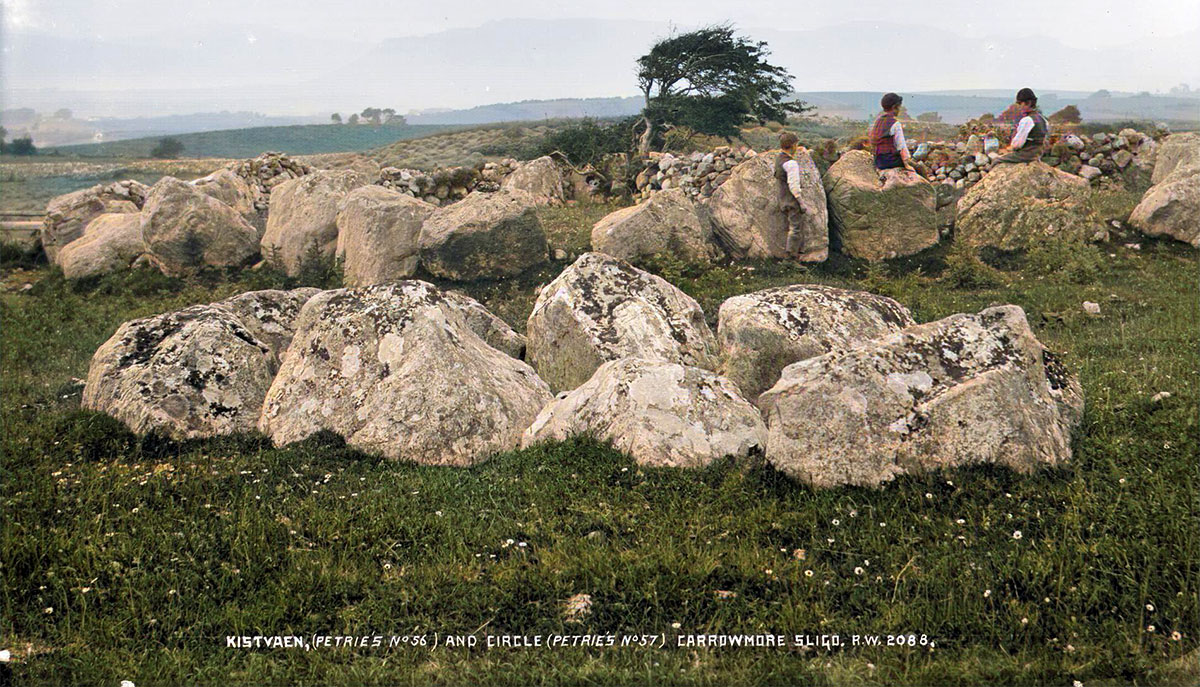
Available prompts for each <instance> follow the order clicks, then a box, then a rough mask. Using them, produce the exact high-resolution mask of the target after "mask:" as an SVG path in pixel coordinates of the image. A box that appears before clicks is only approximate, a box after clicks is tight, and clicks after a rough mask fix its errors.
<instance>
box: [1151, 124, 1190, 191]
mask: <svg viewBox="0 0 1200 687" xmlns="http://www.w3.org/2000/svg"><path fill="white" fill-rule="evenodd" d="M1188 167H1200V133H1196V132H1194V131H1193V132H1187V133H1182V134H1171V135H1170V136H1167V137H1166V138H1164V139H1163V141H1162V143H1161V144H1160V145H1159V147H1158V152H1157V154H1156V155H1155V158H1154V172H1153V173H1152V174H1151V176H1150V183H1152V184H1157V183H1160V182H1162V181H1165V180H1166V178H1167V177H1168V176H1170V175H1171V174H1172V173H1173V172H1175V170H1178V169H1186V168H1188Z"/></svg>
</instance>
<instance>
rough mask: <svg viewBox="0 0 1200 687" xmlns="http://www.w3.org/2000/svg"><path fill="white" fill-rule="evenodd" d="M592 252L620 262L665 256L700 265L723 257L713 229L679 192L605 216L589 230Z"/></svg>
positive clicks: (664, 193) (653, 196)
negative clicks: (609, 256)
mask: <svg viewBox="0 0 1200 687" xmlns="http://www.w3.org/2000/svg"><path fill="white" fill-rule="evenodd" d="M592 249H593V250H597V251H600V252H601V253H606V254H608V255H611V256H613V257H615V258H621V259H622V260H637V259H639V258H646V257H650V256H654V255H661V254H668V255H671V256H673V257H675V258H678V259H679V260H682V261H683V262H686V263H700V264H703V263H710V262H712V261H714V260H717V259H719V258H720V257H721V256H722V255H723V252H722V251H721V248H720V246H718V245H717V242H716V236H715V235H714V234H713V230H712V227H711V226H710V225H709V223H708V221H707V220H705V219H702V218H701V217H700V214H699V213H698V212H697V207H696V204H695V203H694V202H692V199H691V198H690V197H689V196H688V194H687V192H685V191H684V190H683V189H681V188H674V189H671V190H669V191H660V192H658V193H654V194H651V196H650V198H648V199H647V200H645V201H643V202H642V203H640V204H638V205H633V206H630V207H627V208H621V209H620V210H617V211H616V212H612V213H610V214H608V215H605V216H604V217H603V218H602V219H601V220H600V221H599V222H596V224H595V225H594V226H593V227H592Z"/></svg>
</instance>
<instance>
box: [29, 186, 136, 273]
mask: <svg viewBox="0 0 1200 687" xmlns="http://www.w3.org/2000/svg"><path fill="white" fill-rule="evenodd" d="M147 192H148V187H147V186H146V185H145V184H142V183H140V182H137V181H132V180H131V181H127V182H120V183H116V184H109V185H107V186H105V185H103V184H97V185H96V186H92V187H90V188H85V189H80V190H78V191H73V192H71V193H67V194H64V195H61V196H57V197H55V198H53V199H51V201H50V202H49V203H47V204H46V216H45V217H44V218H43V219H42V228H41V242H42V249H43V250H45V251H46V257H47V258H48V259H49V260H50V262H51V263H53V264H58V251H59V250H61V249H62V247H63V246H65V245H67V244H68V243H70V242H72V241H74V240H75V239H77V238H79V237H81V236H83V234H84V232H85V231H86V230H87V226H88V223H89V222H91V221H92V220H94V219H96V218H97V217H99V216H100V215H104V214H110V213H114V214H115V213H131V212H138V211H139V210H141V208H142V205H143V204H144V202H145V196H146V193H147Z"/></svg>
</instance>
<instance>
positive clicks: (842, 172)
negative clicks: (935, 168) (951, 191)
mask: <svg viewBox="0 0 1200 687" xmlns="http://www.w3.org/2000/svg"><path fill="white" fill-rule="evenodd" d="M873 160H874V158H873V157H872V155H871V154H870V153H868V152H866V151H863V150H851V151H848V152H846V153H845V154H844V155H842V157H841V158H839V159H838V161H837V162H835V163H833V165H831V166H830V167H829V170H828V171H826V172H825V188H826V189H828V191H829V203H830V212H831V213H832V214H833V215H834V216H835V217H836V221H834V222H833V227H834V230H835V231H837V236H838V239H839V240H840V241H841V249H842V252H843V253H846V254H847V255H851V256H854V257H856V258H863V259H865V260H870V261H873V262H875V261H879V260H887V259H890V258H897V257H902V256H905V255H912V254H913V253H919V252H921V251H923V250H925V249H926V248H929V247H930V246H933V245H935V244H936V243H937V242H938V238H939V234H938V218H937V199H936V193H935V192H934V188H933V184H930V183H929V182H928V181H926V180H925V179H924V178H923V177H922V176H921V175H919V174H917V173H916V172H910V171H908V170H906V169H902V168H901V169H888V170H884V171H883V172H882V173H881V172H880V171H879V170H877V169H875V164H874V162H873Z"/></svg>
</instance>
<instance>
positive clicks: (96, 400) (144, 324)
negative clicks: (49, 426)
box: [83, 291, 310, 439]
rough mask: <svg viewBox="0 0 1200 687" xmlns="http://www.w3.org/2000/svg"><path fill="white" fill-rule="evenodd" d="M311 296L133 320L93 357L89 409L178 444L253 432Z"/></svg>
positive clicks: (267, 295)
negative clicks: (284, 348) (301, 311)
mask: <svg viewBox="0 0 1200 687" xmlns="http://www.w3.org/2000/svg"><path fill="white" fill-rule="evenodd" d="M308 295H310V293H306V292H305V291H300V292H288V291H259V292H252V293H248V294H242V295H241V296H237V297H235V298H234V299H230V300H229V301H222V302H217V303H212V304H209V305H196V306H192V307H189V308H185V309H183V310H179V311H177V312H171V313H165V314H162V315H155V316H153V317H146V318H142V319H137V320H132V321H130V322H126V323H125V324H123V325H121V326H120V327H119V328H118V329H117V332H116V333H115V334H113V336H112V337H111V338H110V339H109V340H108V341H107V342H105V343H104V345H102V346H101V347H100V348H99V349H98V350H97V351H96V353H95V355H94V356H93V357H92V363H91V367H90V368H89V370H88V376H87V383H86V385H85V386H84V390H83V407H84V408H88V409H91V410H97V411H100V412H103V413H107V414H109V415H112V416H113V417H115V418H117V419H118V420H120V421H122V422H124V423H125V424H126V425H128V426H129V428H130V429H131V430H133V431H134V432H137V433H145V432H150V431H157V432H160V433H162V434H165V435H168V436H171V437H174V438H176V439H191V438H198V437H211V436H217V435H223V434H234V433H239V432H252V431H254V429H255V427H256V425H257V421H258V416H259V411H260V410H261V408H262V402H263V397H264V396H265V395H266V393H267V389H268V388H269V387H270V385H271V380H272V378H273V377H274V375H275V371H276V369H277V368H278V352H279V347H280V346H286V339H287V338H288V335H289V333H290V330H291V326H292V323H293V319H292V318H294V315H295V313H296V312H297V311H298V310H299V303H302V302H303V300H305V299H307V297H308ZM252 303H253V304H256V305H251V304H252ZM268 304H269V305H268ZM256 311H257V312H261V313H263V314H265V315H266V317H262V318H261V319H260V315H258V314H256ZM272 330H278V331H279V335H278V336H274V337H267V336H264V337H263V338H259V336H257V335H256V333H258V334H262V333H264V332H270V331H272ZM264 339H265V340H264Z"/></svg>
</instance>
